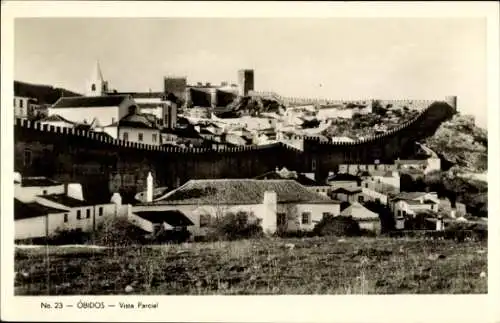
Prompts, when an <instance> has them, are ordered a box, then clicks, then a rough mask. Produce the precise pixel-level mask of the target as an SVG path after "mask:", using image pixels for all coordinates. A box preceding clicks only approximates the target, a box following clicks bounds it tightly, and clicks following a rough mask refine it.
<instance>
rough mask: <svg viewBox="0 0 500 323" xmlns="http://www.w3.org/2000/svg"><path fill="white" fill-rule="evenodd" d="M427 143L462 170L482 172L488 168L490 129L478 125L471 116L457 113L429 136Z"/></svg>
mask: <svg viewBox="0 0 500 323" xmlns="http://www.w3.org/2000/svg"><path fill="white" fill-rule="evenodd" d="M426 144H427V146H428V147H429V148H431V149H432V150H434V151H435V152H436V153H438V154H439V155H440V156H441V157H442V158H444V159H446V160H447V161H448V162H450V163H452V164H453V165H455V166H457V167H458V168H460V169H461V170H462V171H468V172H479V173H481V172H484V171H486V170H487V169H488V131H487V130H486V129H483V128H480V127H477V126H476V125H475V124H474V118H473V117H471V116H467V115H460V114H457V115H455V116H454V117H453V119H451V120H450V121H447V122H444V123H443V124H442V125H441V126H440V127H439V128H438V130H437V131H436V133H435V134H434V135H433V136H432V137H429V138H427V139H426Z"/></svg>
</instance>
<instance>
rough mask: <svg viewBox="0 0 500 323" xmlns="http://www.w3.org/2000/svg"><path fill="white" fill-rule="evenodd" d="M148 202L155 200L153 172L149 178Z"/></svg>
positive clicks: (149, 174)
mask: <svg viewBox="0 0 500 323" xmlns="http://www.w3.org/2000/svg"><path fill="white" fill-rule="evenodd" d="M146 202H153V176H152V175H151V172H149V173H148V178H147V188H146Z"/></svg>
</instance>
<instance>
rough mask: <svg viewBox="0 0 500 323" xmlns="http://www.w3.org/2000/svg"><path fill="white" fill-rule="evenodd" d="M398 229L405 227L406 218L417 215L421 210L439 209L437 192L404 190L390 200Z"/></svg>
mask: <svg viewBox="0 0 500 323" xmlns="http://www.w3.org/2000/svg"><path fill="white" fill-rule="evenodd" d="M390 207H391V209H392V211H393V214H394V219H395V222H396V229H402V228H404V219H406V218H408V217H415V216H416V214H417V213H419V212H420V211H424V212H425V211H431V212H436V213H437V212H438V211H439V198H438V196H437V194H436V193H426V192H403V193H400V194H398V195H396V196H395V197H393V198H392V199H391V201H390Z"/></svg>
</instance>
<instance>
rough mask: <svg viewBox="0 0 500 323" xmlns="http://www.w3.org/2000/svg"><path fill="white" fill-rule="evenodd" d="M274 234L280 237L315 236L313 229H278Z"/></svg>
mask: <svg viewBox="0 0 500 323" xmlns="http://www.w3.org/2000/svg"><path fill="white" fill-rule="evenodd" d="M276 236H278V237H280V238H311V237H314V236H316V233H315V232H314V231H303V230H295V231H279V232H277V233H276Z"/></svg>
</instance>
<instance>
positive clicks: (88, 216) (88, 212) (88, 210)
mask: <svg viewBox="0 0 500 323" xmlns="http://www.w3.org/2000/svg"><path fill="white" fill-rule="evenodd" d="M88 218H90V209H87V219H88Z"/></svg>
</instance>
